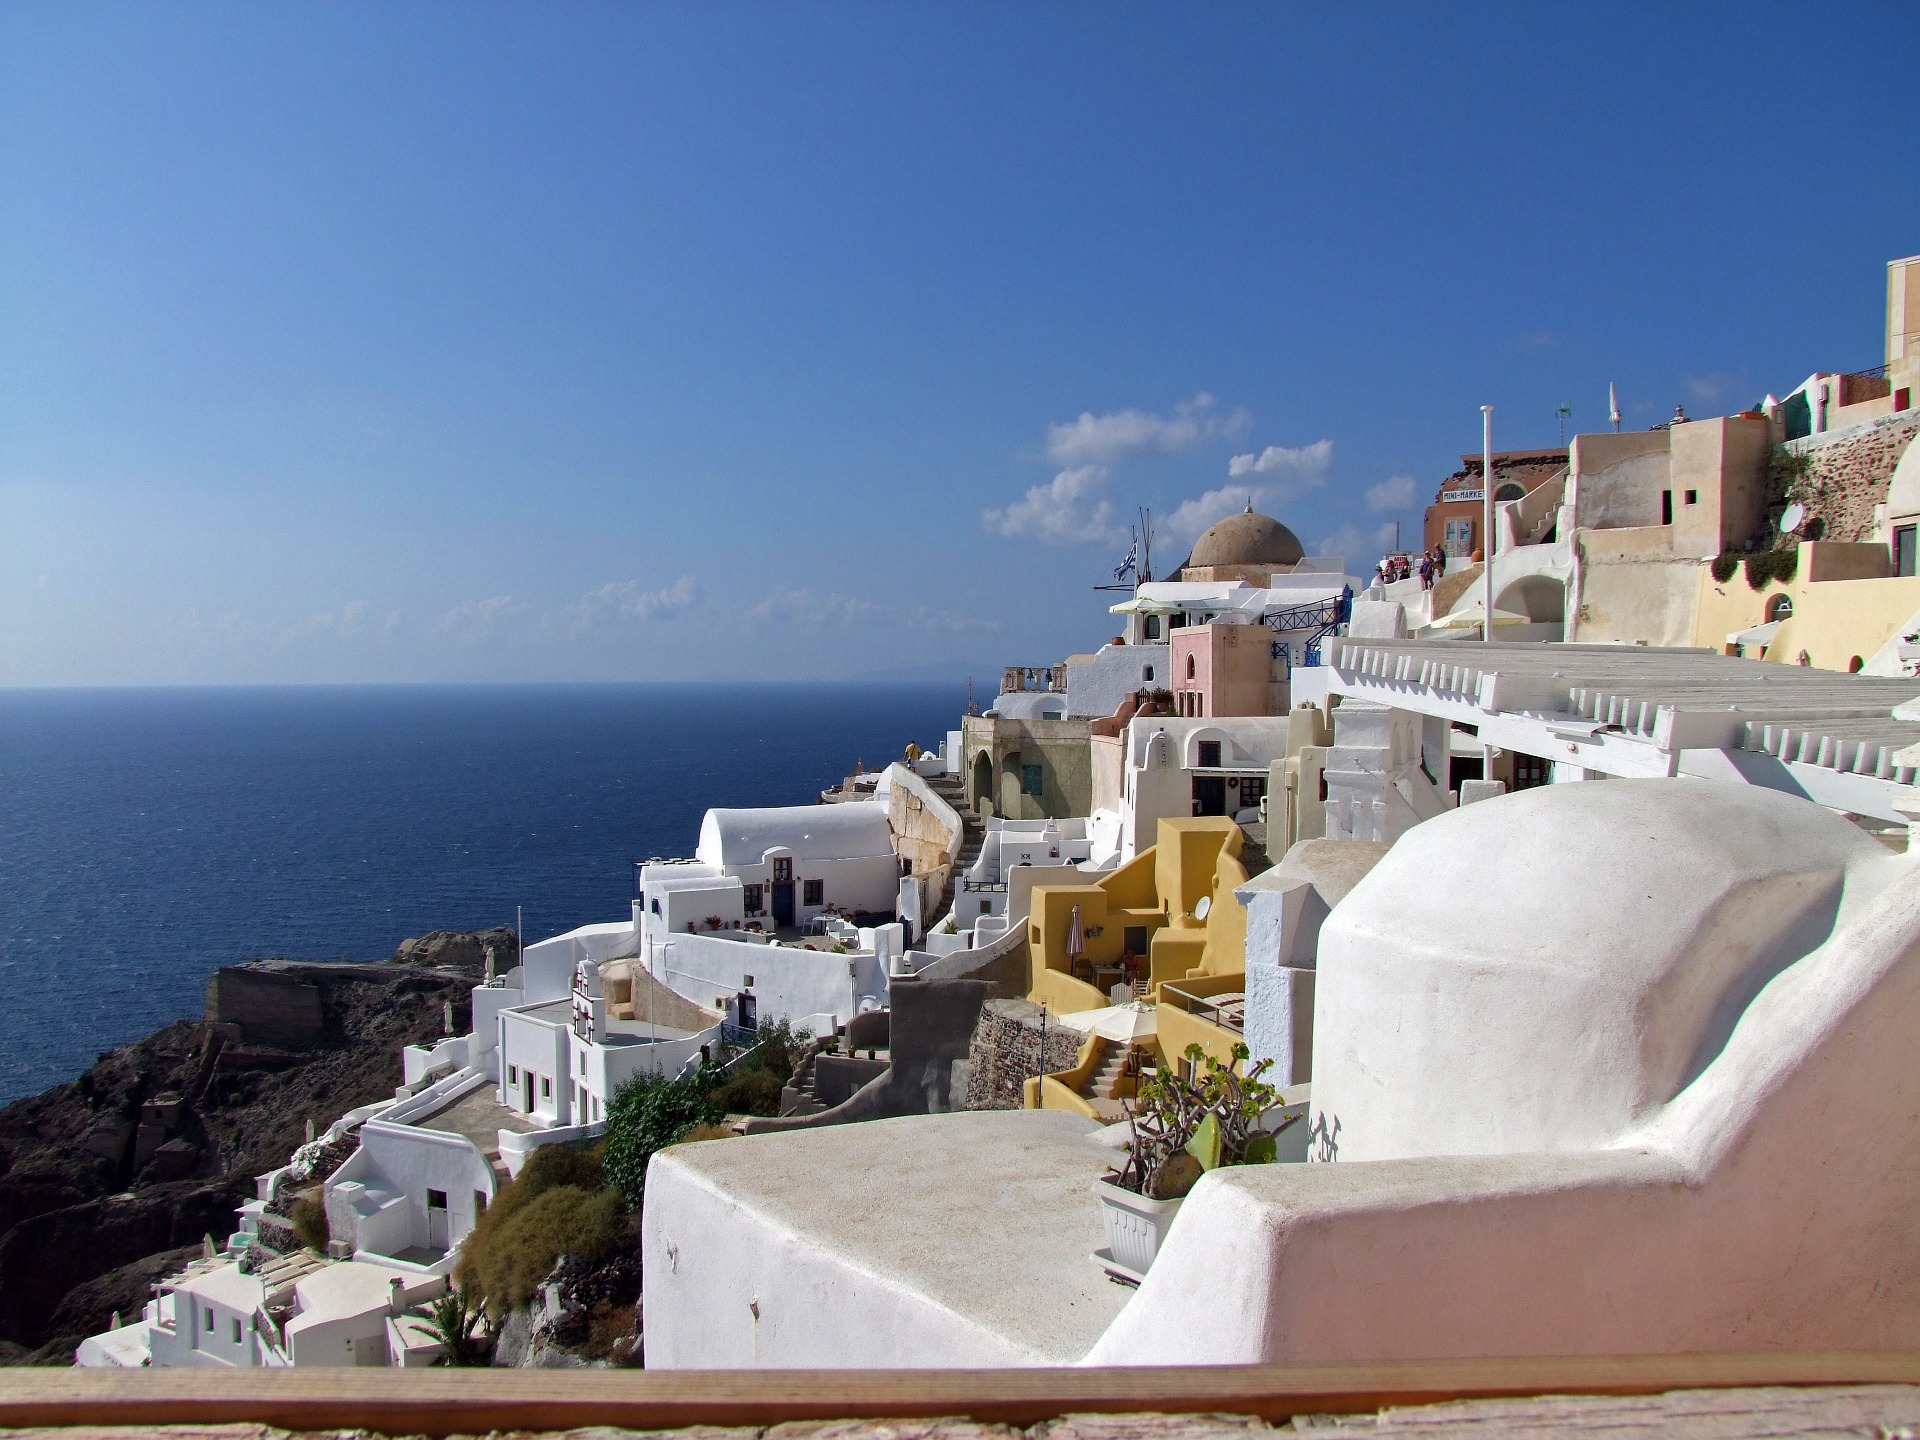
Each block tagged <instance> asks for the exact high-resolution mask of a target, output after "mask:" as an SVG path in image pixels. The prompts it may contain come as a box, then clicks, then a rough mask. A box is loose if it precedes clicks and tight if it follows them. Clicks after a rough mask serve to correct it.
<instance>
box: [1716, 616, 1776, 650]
mask: <svg viewBox="0 0 1920 1440" xmlns="http://www.w3.org/2000/svg"><path fill="white" fill-rule="evenodd" d="M1785 623H1786V621H1784V620H1774V621H1770V622H1769V623H1767V624H1765V625H1750V626H1748V627H1747V628H1746V629H1745V630H1736V631H1734V632H1733V633H1732V634H1731V635H1729V636H1727V644H1729V645H1771V644H1772V643H1773V632H1774V631H1776V630H1778V629H1779V628H1780V627H1781V626H1782V625H1784V624H1785Z"/></svg>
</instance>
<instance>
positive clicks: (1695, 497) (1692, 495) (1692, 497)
mask: <svg viewBox="0 0 1920 1440" xmlns="http://www.w3.org/2000/svg"><path fill="white" fill-rule="evenodd" d="M1699 502H1700V492H1699V491H1698V490H1689V491H1687V504H1689V505H1697V504H1698V503H1699Z"/></svg>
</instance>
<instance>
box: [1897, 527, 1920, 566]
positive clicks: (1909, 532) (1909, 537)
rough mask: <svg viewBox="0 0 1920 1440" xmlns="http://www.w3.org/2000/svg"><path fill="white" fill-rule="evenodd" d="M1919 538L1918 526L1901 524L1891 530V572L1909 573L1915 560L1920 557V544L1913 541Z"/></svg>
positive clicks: (1919, 528) (1919, 530) (1919, 529)
mask: <svg viewBox="0 0 1920 1440" xmlns="http://www.w3.org/2000/svg"><path fill="white" fill-rule="evenodd" d="M1916 539H1920V527H1916V526H1913V525H1902V526H1901V527H1900V528H1899V529H1897V530H1895V531H1894V532H1893V573H1894V574H1896V575H1911V574H1913V572H1914V568H1915V563H1914V562H1915V560H1916V559H1920V546H1916V544H1915V543H1914V542H1915V540H1916Z"/></svg>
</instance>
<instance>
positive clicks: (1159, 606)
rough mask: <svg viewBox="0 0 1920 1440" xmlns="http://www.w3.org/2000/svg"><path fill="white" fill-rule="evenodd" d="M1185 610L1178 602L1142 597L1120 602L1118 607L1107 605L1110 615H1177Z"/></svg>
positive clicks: (1182, 602) (1183, 605) (1138, 596)
mask: <svg viewBox="0 0 1920 1440" xmlns="http://www.w3.org/2000/svg"><path fill="white" fill-rule="evenodd" d="M1186 608H1187V606H1186V603H1185V602H1184V601H1180V600H1149V599H1148V598H1147V597H1146V596H1144V595H1136V596H1134V597H1133V599H1131V600H1122V601H1121V602H1120V603H1119V604H1118V605H1109V606H1108V607H1107V613H1108V614H1110V615H1178V614H1179V613H1180V612H1181V611H1182V610H1185V609H1186Z"/></svg>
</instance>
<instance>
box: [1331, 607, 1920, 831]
mask: <svg viewBox="0 0 1920 1440" xmlns="http://www.w3.org/2000/svg"><path fill="white" fill-rule="evenodd" d="M1325 664H1326V667H1327V689H1328V691H1329V693H1331V694H1335V695H1341V696H1347V697H1351V698H1353V699H1355V700H1367V701H1371V702H1373V703H1374V704H1378V705H1386V706H1390V707H1392V708H1393V709H1396V710H1408V711H1413V712H1415V713H1417V714H1420V715H1428V716H1433V717H1436V718H1439V719H1444V720H1448V721H1459V722H1461V723H1464V724H1467V725H1472V726H1474V727H1475V728H1476V730H1477V731H1478V733H1479V736H1480V738H1481V739H1482V740H1483V741H1484V742H1486V743H1487V744H1489V745H1492V746H1496V747H1498V748H1500V749H1503V750H1513V751H1517V752H1519V753H1520V754H1523V755H1534V756H1538V757H1540V758H1541V759H1544V760H1552V761H1555V762H1558V763H1561V764H1565V765H1571V766H1578V767H1580V768H1581V769H1583V770H1587V771H1591V772H1594V773H1596V774H1602V775H1625V776H1643V777H1644V776H1670V775H1697V776H1701V777H1704V778H1707V779H1715V780H1729V781H1735V782H1744V783H1746V784H1750V785H1764V786H1767V787H1769V788H1771V789H1775V790H1785V791H1787V792H1789V793H1791V794H1796V795H1802V796H1805V797H1806V798H1807V799H1809V800H1813V801H1815V802H1817V803H1819V804H1821V805H1826V806H1830V807H1832V808H1834V809H1836V810H1844V811H1847V812H1848V813H1850V814H1854V815H1861V816H1867V817H1871V818H1873V819H1877V820H1883V821H1888V822H1891V823H1896V824H1905V823H1907V822H1908V821H1909V820H1911V819H1912V818H1914V817H1913V815H1912V813H1911V807H1912V806H1913V805H1914V804H1915V801H1916V799H1920V796H1916V792H1915V790H1914V784H1915V780H1916V778H1917V775H1916V772H1920V681H1915V680H1901V679H1884V678H1879V677H1873V676H1866V675H1842V674H1839V673H1837V672H1835V671H1830V670H1812V669H1807V668H1803V667H1801V666H1797V665H1778V664H1768V663H1766V662H1764V661H1758V660H1737V659H1733V658H1731V657H1729V656H1724V655H1715V654H1714V653H1712V652H1711V651H1708V650H1667V649H1655V648H1651V647H1643V646H1632V645H1551V644H1524V643H1522V644H1502V643H1500V642H1498V641H1495V642H1493V643H1490V644H1462V643H1461V642H1459V641H1449V640H1355V639H1349V638H1340V639H1335V640H1329V641H1328V642H1327V645H1326V658H1325ZM1903 807H1907V808H1903Z"/></svg>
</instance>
